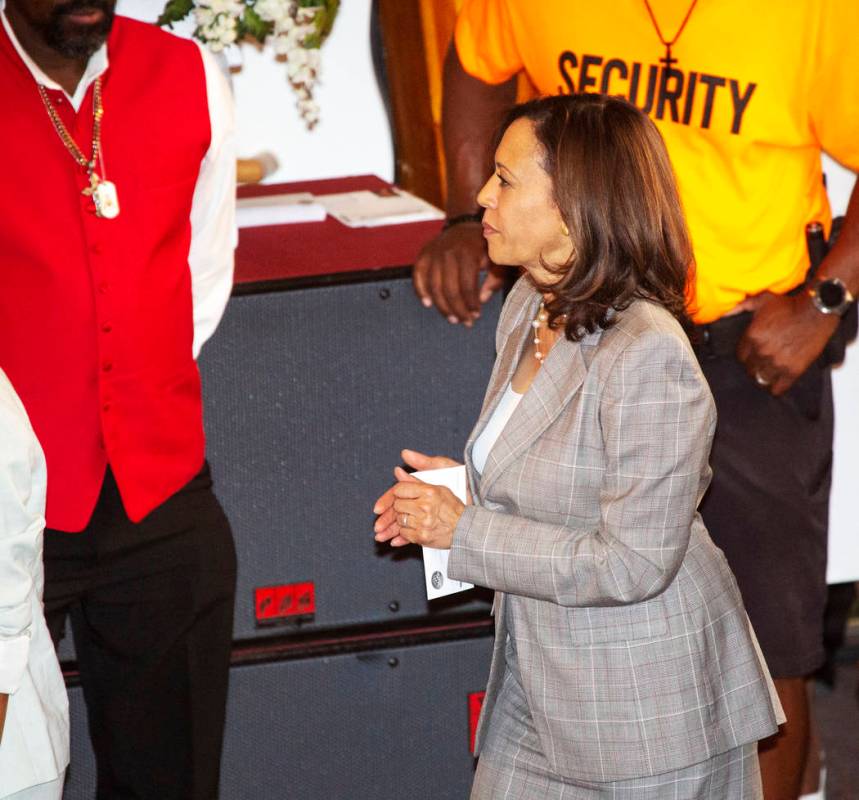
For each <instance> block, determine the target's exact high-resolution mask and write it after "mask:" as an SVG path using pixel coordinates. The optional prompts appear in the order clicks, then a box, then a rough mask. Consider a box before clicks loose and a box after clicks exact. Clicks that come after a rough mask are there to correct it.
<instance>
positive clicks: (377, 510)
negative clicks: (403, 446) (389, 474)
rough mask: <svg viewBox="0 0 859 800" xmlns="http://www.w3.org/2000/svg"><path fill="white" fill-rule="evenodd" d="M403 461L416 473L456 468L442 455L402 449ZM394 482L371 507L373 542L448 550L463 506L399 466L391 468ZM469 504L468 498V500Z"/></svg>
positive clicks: (446, 491) (444, 489) (443, 489)
mask: <svg viewBox="0 0 859 800" xmlns="http://www.w3.org/2000/svg"><path fill="white" fill-rule="evenodd" d="M401 455H402V458H403V461H404V462H405V463H406V464H407V465H408V466H410V467H412V468H413V469H416V470H428V469H442V468H444V467H457V466H460V465H459V463H458V462H456V461H454V460H453V459H450V458H445V457H444V456H428V455H425V454H424V453H418V452H417V451H415V450H403V451H402V454H401ZM394 477H395V478H396V479H397V482H396V483H395V484H394V485H393V486H392V487H391V488H390V489H388V491H386V492H385V493H384V494H383V495H382V496H381V497H380V498H379V499H378V500H377V501H376V504H375V505H374V506H373V513H374V514H378V519H377V520H376V524H375V525H374V526H373V530H374V532H375V537H374V538H375V540H376V541H377V542H388V543H389V544H391V545H392V546H393V547H402V546H403V545H405V544H420V545H423V546H425V547H434V548H436V549H439V550H448V549H450V545H451V542H452V541H453V532H454V529H455V528H456V524H457V522H459V518H460V517H461V516H462V512H463V511H464V510H465V505H464V504H463V503H462V501H461V500H460V499H459V498H457V497H456V495H454V494H453V492H451V491H450V489H448V488H447V487H446V486H433V485H432V484H429V483H424V482H423V481H421V480H419V479H418V478H415V477H413V476H412V475H410V474H409V473H408V472H406V471H405V470H404V469H403V468H402V467H395V468H394ZM469 502H470V498H469Z"/></svg>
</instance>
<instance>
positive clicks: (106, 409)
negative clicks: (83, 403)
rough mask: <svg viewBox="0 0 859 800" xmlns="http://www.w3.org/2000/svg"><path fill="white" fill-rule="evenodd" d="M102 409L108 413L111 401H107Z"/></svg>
mask: <svg viewBox="0 0 859 800" xmlns="http://www.w3.org/2000/svg"><path fill="white" fill-rule="evenodd" d="M101 410H102V411H104V412H105V413H107V412H108V411H110V403H105V404H104V405H103V406H102V407H101Z"/></svg>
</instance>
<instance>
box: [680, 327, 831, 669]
mask: <svg viewBox="0 0 859 800" xmlns="http://www.w3.org/2000/svg"><path fill="white" fill-rule="evenodd" d="M750 317H751V315H750V314H738V315H737V316H735V317H727V318H724V319H723V320H720V321H719V322H717V323H715V324H713V325H708V326H703V327H702V328H701V329H699V331H698V342H697V344H696V347H695V350H696V354H697V355H698V359H699V361H700V363H701V368H702V370H703V372H704V375H705V376H706V378H707V381H708V382H709V384H710V389H711V390H712V392H713V397H714V399H715V401H716V411H717V413H718V422H717V423H716V436H715V439H714V441H713V450H712V452H711V454H710V464H711V466H712V467H713V481H712V483H711V484H710V488H709V491H708V492H707V494H706V496H705V497H704V500H703V502H702V504H701V515H702V517H703V518H704V524H705V525H706V526H707V529H708V530H709V532H710V536H711V537H712V539H713V541H714V542H715V543H716V545H718V546H719V547H720V548H721V549H722V550H723V551H724V553H725V557H726V558H727V559H728V563H729V564H730V566H731V569H732V570H733V571H734V574H735V575H736V578H737V583H738V584H739V587H740V591H741V593H742V595H743V601H744V603H745V605H746V610H747V611H748V614H749V618H750V619H751V621H752V626H753V627H754V629H755V633H756V634H757V636H758V639H759V641H760V645H761V649H762V650H763V654H764V657H765V658H766V662H767V665H768V666H769V669H770V672H771V673H772V676H773V677H774V678H794V677H801V676H803V675H808V674H810V673H812V672H814V670H816V669H817V668H818V667H819V666H820V664H821V662H822V661H823V609H824V605H825V603H826V546H827V531H828V509H829V488H830V484H831V477H832V432H833V410H832V385H831V377H830V370H829V367H828V366H826V365H825V363H815V364H812V365H811V366H810V367H809V368H808V370H807V371H806V372H805V374H803V375H802V376H801V377H800V378H799V380H797V382H796V383H795V384H794V385H793V387H792V388H791V389H790V390H789V391H788V392H786V393H785V394H784V395H782V396H781V397H773V396H772V395H771V394H770V393H769V392H768V391H766V390H765V389H764V388H762V387H760V386H758V385H757V384H756V383H755V381H754V379H753V378H751V377H749V375H748V374H747V373H746V370H745V368H744V367H743V365H742V364H740V362H739V361H738V360H737V357H736V347H737V343H738V342H739V339H740V337H741V336H742V334H743V331H744V330H745V328H746V327H747V325H748V323H749V319H750Z"/></svg>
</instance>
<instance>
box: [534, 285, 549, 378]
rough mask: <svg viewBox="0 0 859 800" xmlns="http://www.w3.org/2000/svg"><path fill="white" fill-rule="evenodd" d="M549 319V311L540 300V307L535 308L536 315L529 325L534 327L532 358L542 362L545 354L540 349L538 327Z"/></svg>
mask: <svg viewBox="0 0 859 800" xmlns="http://www.w3.org/2000/svg"><path fill="white" fill-rule="evenodd" d="M548 321H549V312H548V311H546V304H545V303H544V302H543V301H542V300H541V301H540V307H539V308H538V309H537V316H536V317H534V320H533V322H532V323H531V327H532V328H533V329H534V358H536V359H537V361H538V362H539V363H540V364H542V363H543V359H544V358H545V357H546V354H545V353H544V352H543V351H542V350H541V349H540V328H541V327H543V326H547V323H548Z"/></svg>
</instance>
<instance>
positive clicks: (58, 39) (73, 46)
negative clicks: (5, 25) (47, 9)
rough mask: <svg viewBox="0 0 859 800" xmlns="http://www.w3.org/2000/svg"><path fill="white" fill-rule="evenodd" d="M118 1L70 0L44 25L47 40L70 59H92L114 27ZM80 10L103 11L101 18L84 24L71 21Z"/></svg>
mask: <svg viewBox="0 0 859 800" xmlns="http://www.w3.org/2000/svg"><path fill="white" fill-rule="evenodd" d="M115 6H116V0H69V2H68V3H64V4H63V5H61V6H58V7H57V8H55V9H54V11H53V13H52V14H51V18H50V20H49V21H48V24H47V26H46V27H45V30H44V34H45V41H46V42H47V43H48V44H49V45H50V46H51V47H52V48H53V49H54V50H56V51H57V52H58V53H60V54H62V55H64V56H66V57H67V58H89V57H90V56H91V55H92V54H93V53H94V52H95V51H96V50H98V48H99V47H101V46H102V44H104V41H105V39H107V35H108V34H109V33H110V29H111V27H112V26H113V17H114V9H115ZM77 11H101V12H102V14H103V16H102V18H101V20H99V21H98V22H96V23H93V24H91V25H81V24H77V23H75V22H73V21H72V20H71V14H72V13H74V12H77Z"/></svg>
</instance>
